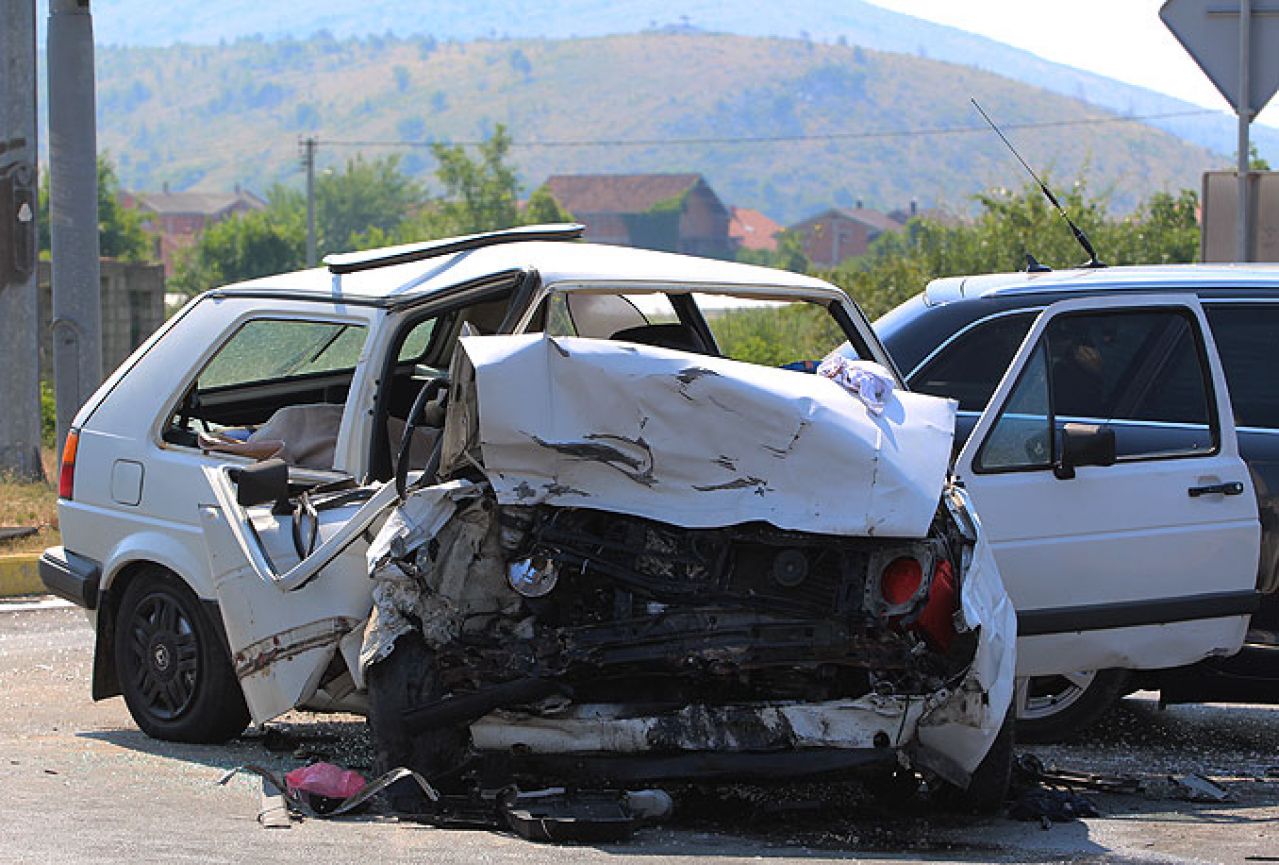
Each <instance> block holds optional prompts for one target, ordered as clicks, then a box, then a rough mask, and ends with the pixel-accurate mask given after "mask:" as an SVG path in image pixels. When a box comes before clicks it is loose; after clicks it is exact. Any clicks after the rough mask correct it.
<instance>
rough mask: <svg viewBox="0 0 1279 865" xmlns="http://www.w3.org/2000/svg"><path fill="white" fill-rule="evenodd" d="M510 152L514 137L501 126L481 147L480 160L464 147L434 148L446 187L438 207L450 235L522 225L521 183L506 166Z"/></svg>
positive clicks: (438, 145) (437, 145) (441, 178)
mask: <svg viewBox="0 0 1279 865" xmlns="http://www.w3.org/2000/svg"><path fill="white" fill-rule="evenodd" d="M510 149H511V136H510V133H508V132H507V131H506V127H505V126H503V125H502V124H500V123H499V124H498V126H497V129H496V130H495V131H494V132H493V135H492V136H491V137H489V138H488V139H486V140H485V141H484V143H482V144H481V145H480V146H479V151H480V152H479V159H478V160H473V159H471V158H470V157H469V156H467V155H466V148H464V147H463V146H461V145H446V144H434V145H432V146H431V152H432V153H433V154H434V155H435V159H436V161H437V162H438V163H439V164H438V166H437V167H436V169H435V176H436V179H438V180H439V182H440V184H441V185H442V186H443V187H444V195H443V196H442V197H441V198H440V200H439V201H438V202H437V207H438V211H439V214H440V215H441V216H442V217H443V218H444V221H445V223H446V224H447V225H448V227H449V230H450V233H455V234H472V233H474V232H477V231H492V230H494V229H498V228H509V227H511V226H512V225H518V224H519V223H520V213H519V206H518V203H519V191H520V184H519V179H518V178H517V177H516V175H515V169H514V168H512V167H511V166H509V165H507V164H506V156H507V154H508V153H509V152H510Z"/></svg>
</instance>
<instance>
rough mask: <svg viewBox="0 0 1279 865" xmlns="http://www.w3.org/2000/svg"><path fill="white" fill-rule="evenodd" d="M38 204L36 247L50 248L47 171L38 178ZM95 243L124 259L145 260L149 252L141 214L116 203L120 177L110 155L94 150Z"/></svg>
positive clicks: (45, 250)
mask: <svg viewBox="0 0 1279 865" xmlns="http://www.w3.org/2000/svg"><path fill="white" fill-rule="evenodd" d="M38 207H39V210H40V216H39V220H38V222H39V225H38V229H37V230H38V231H39V243H40V251H41V252H42V253H48V252H49V250H50V249H51V248H52V243H51V239H52V233H51V230H50V227H49V226H50V222H49V172H47V171H46V172H44V174H43V175H42V176H41V178H40V191H39V202H38ZM98 246H99V252H100V254H101V255H103V256H104V257H106V258H119V259H122V260H124V261H148V260H151V259H152V258H154V256H153V255H152V245H151V238H150V237H149V236H148V235H147V233H146V232H145V231H144V230H143V229H142V217H141V215H140V214H139V213H138V212H137V211H136V210H133V209H131V208H128V207H125V206H124V205H122V204H121V203H120V180H119V178H118V177H117V176H116V173H115V166H114V165H112V164H111V157H110V156H109V155H107V154H105V153H100V154H98Z"/></svg>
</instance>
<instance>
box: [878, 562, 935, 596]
mask: <svg viewBox="0 0 1279 865" xmlns="http://www.w3.org/2000/svg"><path fill="white" fill-rule="evenodd" d="M923 582H924V566H923V565H921V564H920V563H919V560H918V559H913V558H911V557H910V556H901V557H899V558H896V559H893V560H892V561H891V562H889V563H888V567H886V568H884V573H883V574H882V575H881V576H880V578H879V591H880V594H882V595H883V596H884V600H885V601H887V602H888V604H889V605H890V606H893V607H896V606H899V605H901V604H904V603H906V602H907V601H909V600H910V599H911V598H913V597H915V593H916V592H918V591H919V586H920V584H921V583H923Z"/></svg>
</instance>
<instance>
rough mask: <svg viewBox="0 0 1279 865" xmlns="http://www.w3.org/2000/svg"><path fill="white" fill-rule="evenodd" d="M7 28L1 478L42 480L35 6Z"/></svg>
mask: <svg viewBox="0 0 1279 865" xmlns="http://www.w3.org/2000/svg"><path fill="white" fill-rule="evenodd" d="M0 21H4V22H6V23H5V25H4V26H3V27H0V81H4V82H6V83H5V85H4V87H0V334H3V338H0V472H3V473H6V474H10V475H13V476H15V477H20V478H23V479H40V478H43V477H44V469H43V467H42V466H41V464H40V364H39V358H40V337H39V331H40V319H39V316H38V314H37V312H36V308H37V307H36V246H37V242H36V236H37V235H36V211H37V207H36V190H37V189H38V188H39V185H38V184H37V182H36V152H37V151H36V5H35V0H0Z"/></svg>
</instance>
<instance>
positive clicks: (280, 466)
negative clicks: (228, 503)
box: [227, 459, 289, 508]
mask: <svg viewBox="0 0 1279 865" xmlns="http://www.w3.org/2000/svg"><path fill="white" fill-rule="evenodd" d="M227 475H228V476H229V477H230V478H231V481H232V482H233V483H234V484H235V501H236V503H237V504H239V505H240V507H244V508H250V507H253V506H254V505H264V504H266V503H268V502H278V501H282V500H283V501H287V500H288V498H289V465H288V463H286V462H285V461H284V460H282V459H270V460H263V461H262V462H260V463H254V464H253V465H251V466H245V467H244V468H239V469H232V470H231V471H229V472H227Z"/></svg>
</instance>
